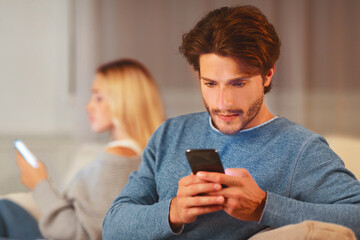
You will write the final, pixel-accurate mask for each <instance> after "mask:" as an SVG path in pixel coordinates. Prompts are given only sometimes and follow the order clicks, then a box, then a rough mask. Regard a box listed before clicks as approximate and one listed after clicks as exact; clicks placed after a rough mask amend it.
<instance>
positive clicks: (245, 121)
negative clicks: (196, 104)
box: [204, 95, 264, 135]
mask: <svg viewBox="0 0 360 240" xmlns="http://www.w3.org/2000/svg"><path fill="white" fill-rule="evenodd" d="M263 101H264V95H262V96H261V97H259V98H258V99H256V100H255V101H254V102H253V103H252V104H251V106H250V108H249V109H248V110H247V111H246V112H244V110H243V109H228V110H219V109H211V110H210V108H209V106H208V105H207V103H206V102H205V100H204V104H205V108H206V110H207V111H208V113H209V115H210V117H211V121H212V123H213V125H214V127H215V128H216V129H218V130H219V131H220V132H222V133H224V134H227V135H232V134H235V133H237V132H239V131H241V130H243V129H245V128H246V127H247V125H249V123H250V122H251V121H252V120H253V119H254V118H255V117H256V116H257V114H258V113H259V111H260V108H261V106H262V103H263ZM217 114H229V115H234V114H236V115H237V118H239V120H240V122H241V123H233V122H225V121H222V123H225V124H226V125H227V126H231V125H235V124H236V125H239V126H238V127H237V128H234V129H224V128H220V127H219V126H218V125H217V124H216V121H215V116H216V115H217Z"/></svg>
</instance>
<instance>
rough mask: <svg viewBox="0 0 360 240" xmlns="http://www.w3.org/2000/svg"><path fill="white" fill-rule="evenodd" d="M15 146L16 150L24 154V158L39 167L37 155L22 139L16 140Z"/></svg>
mask: <svg viewBox="0 0 360 240" xmlns="http://www.w3.org/2000/svg"><path fill="white" fill-rule="evenodd" d="M14 146H15V148H16V150H18V152H19V153H20V154H21V155H22V156H23V158H24V159H25V160H26V161H27V162H28V163H29V164H30V165H31V166H32V167H34V168H38V166H39V164H38V161H37V159H36V157H35V156H34V155H33V154H32V153H31V152H30V150H29V149H28V148H27V147H26V145H25V144H24V143H23V142H22V141H21V140H15V141H14Z"/></svg>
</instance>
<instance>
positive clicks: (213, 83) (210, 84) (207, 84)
mask: <svg viewBox="0 0 360 240" xmlns="http://www.w3.org/2000/svg"><path fill="white" fill-rule="evenodd" d="M204 84H205V85H206V86H208V87H213V86H215V85H216V83H215V82H205V83H204Z"/></svg>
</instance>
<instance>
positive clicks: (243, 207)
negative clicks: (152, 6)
mask: <svg viewBox="0 0 360 240" xmlns="http://www.w3.org/2000/svg"><path fill="white" fill-rule="evenodd" d="M180 51H181V52H182V53H183V54H184V55H185V57H186V58H187V60H188V62H189V63H190V64H191V65H192V66H193V68H194V70H195V71H197V72H198V73H199V79H200V83H201V84H200V85H201V92H202V96H203V99H204V103H205V107H206V109H207V112H204V113H195V114H189V115H185V116H180V117H177V118H173V119H169V120H167V121H166V122H165V123H164V124H163V125H162V126H161V127H160V128H159V129H158V130H157V131H156V132H155V134H154V135H153V136H152V138H151V139H150V141H149V143H148V146H147V147H146V149H145V151H144V154H143V159H142V163H141V165H140V167H139V169H138V171H137V172H134V173H133V174H132V175H131V176H130V178H129V182H128V184H127V185H126V186H125V188H124V189H123V191H122V192H121V193H120V195H119V196H118V198H117V199H116V200H115V201H114V203H113V205H112V207H111V208H110V210H109V211H108V213H107V216H106V217H105V220H104V224H103V227H104V229H103V237H104V239H116V238H120V239H121V238H123V239H165V238H171V239H248V238H250V237H251V236H253V235H254V234H256V233H258V232H260V231H262V230H264V229H266V228H268V227H271V228H279V227H283V226H287V225H290V224H297V223H300V222H302V221H304V220H317V221H323V222H331V223H336V224H341V225H344V226H346V227H348V228H351V229H352V230H353V231H354V232H355V233H356V235H357V236H358V237H360V218H359V216H360V183H359V182H358V181H357V180H356V178H355V177H354V175H353V174H352V173H351V172H349V171H348V170H347V169H346V168H345V167H344V164H343V162H342V161H341V159H340V158H339V157H338V156H337V155H336V154H335V153H334V152H333V151H331V149H330V148H329V146H328V145H327V143H326V141H325V139H324V138H323V137H321V136H319V135H317V134H314V133H312V132H310V131H308V130H307V129H305V128H303V127H301V126H299V125H297V124H295V123H292V122H290V121H288V120H287V119H285V118H282V117H277V116H274V115H273V114H272V113H271V112H270V111H269V109H268V108H267V106H266V105H265V103H264V95H265V93H267V92H269V91H270V88H271V81H272V77H273V75H274V71H275V62H276V60H277V59H278V57H279V53H280V41H279V38H278V36H277V34H276V31H275V29H274V27H273V25H272V24H270V23H269V22H268V20H267V19H266V17H265V16H264V15H263V14H262V13H261V12H260V10H258V9H257V8H255V7H252V6H240V7H234V8H221V9H217V10H214V11H212V12H210V13H208V14H207V15H206V16H205V17H204V18H203V19H201V20H200V21H199V22H198V23H197V24H196V26H195V27H194V28H193V29H192V30H191V31H190V32H188V33H187V34H185V35H184V36H183V43H182V45H181V47H180ZM191 148H193V149H203V148H214V149H217V150H218V152H219V155H220V157H221V160H222V163H223V165H224V167H225V168H226V170H225V174H223V173H214V172H198V173H197V174H196V175H194V174H191V170H190V167H189V165H188V163H187V160H186V156H185V151H186V150H187V149H191ZM224 186H225V187H224Z"/></svg>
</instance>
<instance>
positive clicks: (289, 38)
mask: <svg viewBox="0 0 360 240" xmlns="http://www.w3.org/2000/svg"><path fill="white" fill-rule="evenodd" d="M239 3H241V4H248V3H249V4H253V5H255V6H258V7H259V8H260V9H261V10H262V11H263V12H264V13H265V14H266V15H267V16H268V18H269V19H270V21H271V22H273V24H274V25H275V27H276V29H277V31H278V34H279V36H280V38H281V40H282V49H281V57H280V59H279V61H278V63H277V65H276V72H275V77H274V79H273V80H274V88H273V90H272V92H271V93H270V94H269V95H268V96H267V103H268V105H269V107H270V109H271V110H272V111H273V112H274V113H275V114H278V115H281V116H286V117H287V118H289V119H290V120H292V121H295V122H298V123H301V124H303V125H305V126H306V127H308V128H310V129H312V130H314V131H316V132H319V133H321V134H340V135H352V136H354V137H360V124H358V120H357V119H358V118H359V117H360V108H359V107H358V105H359V103H360V82H359V79H360V68H359V67H358V66H360V44H358V43H359V42H360V26H359V25H360V19H359V18H360V15H359V14H357V13H358V12H360V1H358V0H344V1H342V0H317V1H310V0H267V1H261V0H253V1H252V0H247V1H239V0H238V1H236V0H197V1H193V0H181V1H178V0H152V1H147V0H136V1H134V0H118V1H114V0H102V1H97V0H76V1H75V0H52V1H48V0H32V1H30V0H11V1H10V0H0V36H1V37H0V54H1V56H2V57H1V58H0V66H1V71H0V86H1V87H0V112H1V118H0V151H1V153H0V157H1V159H0V163H1V164H2V165H3V166H4V167H2V166H0V168H1V169H5V171H7V172H6V173H4V174H2V173H0V176H6V177H4V178H3V180H1V179H0V180H1V181H2V182H3V181H5V182H6V181H7V180H9V182H11V181H14V182H15V181H17V183H16V184H17V185H16V186H15V187H14V188H12V189H22V188H21V187H20V186H21V184H20V182H19V179H18V172H17V169H16V167H15V165H14V164H13V162H12V159H14V157H13V156H14V155H13V154H14V152H13V148H12V140H13V139H15V138H24V139H26V142H27V143H28V144H29V145H30V146H31V147H32V148H34V151H35V152H36V154H37V155H39V156H41V157H42V158H43V159H42V160H44V161H45V162H47V164H49V165H51V167H50V168H51V169H52V170H51V171H54V173H53V174H54V175H55V176H56V175H57V176H61V173H59V172H61V171H60V170H59V172H56V168H59V169H65V168H66V166H68V164H69V163H70V162H71V157H70V155H71V154H72V151H73V150H74V149H75V148H76V147H77V145H78V144H79V143H81V142H89V141H104V140H105V139H106V138H107V136H106V135H95V134H93V133H92V132H91V131H90V128H89V124H88V116H87V113H86V111H85V109H84V108H85V105H86V103H87V101H88V99H89V97H90V86H91V83H92V78H93V75H94V69H95V68H96V66H97V65H99V64H100V63H103V62H106V61H109V60H113V59H115V58H120V57H132V58H136V59H138V60H140V61H141V62H143V63H144V64H145V65H146V66H148V68H149V69H150V71H151V72H152V73H153V75H154V77H155V79H156V80H157V82H158V84H159V86H160V90H161V92H162V96H163V99H164V102H165V106H166V112H167V115H168V117H173V116H176V115H179V114H185V113H188V112H194V111H202V110H203V109H204V108H203V104H202V99H201V96H200V93H199V91H198V83H197V79H196V76H195V74H194V73H193V71H192V70H191V68H190V67H189V66H188V64H187V63H186V61H185V59H184V58H183V57H182V56H181V55H180V54H179V53H178V47H179V45H180V42H181V35H182V34H183V33H184V32H186V31H188V30H189V29H190V28H191V27H192V26H193V25H194V24H195V23H196V22H197V21H198V20H199V19H200V17H201V16H203V15H204V14H205V13H206V12H207V11H209V10H210V9H213V8H217V7H220V6H225V5H235V4H239ZM55 178H57V177H55ZM3 189H4V188H3ZM6 191H8V190H6ZM1 193H3V192H1V187H0V194H1Z"/></svg>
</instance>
